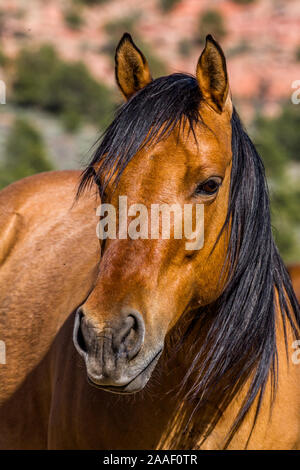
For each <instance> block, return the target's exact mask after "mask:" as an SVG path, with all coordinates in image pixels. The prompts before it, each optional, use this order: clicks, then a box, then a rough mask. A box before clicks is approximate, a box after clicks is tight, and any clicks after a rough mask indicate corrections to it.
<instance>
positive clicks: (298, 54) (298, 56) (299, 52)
mask: <svg viewBox="0 0 300 470" xmlns="http://www.w3.org/2000/svg"><path fill="white" fill-rule="evenodd" d="M295 58H296V61H297V62H300V46H297V47H296V51H295Z"/></svg>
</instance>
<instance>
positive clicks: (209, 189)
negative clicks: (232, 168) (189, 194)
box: [196, 178, 222, 196]
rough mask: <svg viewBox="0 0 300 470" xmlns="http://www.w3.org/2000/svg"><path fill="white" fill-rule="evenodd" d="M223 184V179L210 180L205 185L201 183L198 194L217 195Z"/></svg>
mask: <svg viewBox="0 0 300 470" xmlns="http://www.w3.org/2000/svg"><path fill="white" fill-rule="evenodd" d="M221 183H222V180H221V178H210V179H208V180H206V181H204V183H201V184H199V185H198V186H197V188H196V194H204V195H208V196H211V195H212V194H215V193H216V192H217V191H218V189H219V187H220V185H221Z"/></svg>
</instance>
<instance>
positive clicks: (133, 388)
mask: <svg viewBox="0 0 300 470" xmlns="http://www.w3.org/2000/svg"><path fill="white" fill-rule="evenodd" d="M161 354H162V349H161V350H160V351H159V352H158V353H157V355H156V356H155V357H154V358H153V359H152V361H150V363H149V364H148V365H147V366H146V367H145V369H143V370H142V371H141V372H140V373H139V374H138V375H137V376H136V377H134V379H132V380H131V381H130V382H128V383H127V384H126V385H122V386H114V385H111V384H110V385H104V384H101V381H100V382H98V381H95V379H93V378H92V377H89V376H88V382H89V384H90V385H92V386H94V387H96V388H99V389H100V390H105V391H106V392H110V393H116V394H119V395H130V394H133V393H137V392H140V391H141V390H142V389H143V388H144V387H145V385H146V384H147V382H148V381H149V379H150V377H151V375H152V372H153V371H154V369H155V367H156V364H157V363H158V360H159V358H160V356H161Z"/></svg>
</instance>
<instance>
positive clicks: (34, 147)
mask: <svg viewBox="0 0 300 470" xmlns="http://www.w3.org/2000/svg"><path fill="white" fill-rule="evenodd" d="M52 169H53V166H52V164H51V163H50V162H49V160H48V157H47V152H46V149H45V145H44V142H43V138H42V136H41V134H40V132H39V131H38V130H37V129H36V128H35V127H34V126H33V125H32V124H31V123H30V122H28V121H27V120H26V119H21V118H18V119H16V121H15V122H14V125H13V127H12V129H11V131H10V134H9V135H8V138H7V141H6V145H5V160H4V162H3V163H2V164H1V167H0V187H4V186H6V185H7V184H10V183H12V182H13V181H16V180H18V179H21V178H24V177H25V176H30V175H33V174H34V173H40V172H42V171H49V170H52Z"/></svg>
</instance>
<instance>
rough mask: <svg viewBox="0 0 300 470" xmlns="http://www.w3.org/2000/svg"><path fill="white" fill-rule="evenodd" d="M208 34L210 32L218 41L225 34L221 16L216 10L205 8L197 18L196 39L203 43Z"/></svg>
mask: <svg viewBox="0 0 300 470" xmlns="http://www.w3.org/2000/svg"><path fill="white" fill-rule="evenodd" d="M208 34H212V35H213V36H214V38H215V39H217V40H218V41H220V40H221V39H223V38H224V37H225V36H226V29H225V25H224V19H223V16H222V15H221V13H220V12H218V11H217V10H206V11H205V12H204V13H202V14H201V16H200V18H199V25H198V32H197V36H196V41H197V42H198V43H200V44H203V43H204V42H205V38H206V36H207V35H208Z"/></svg>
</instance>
